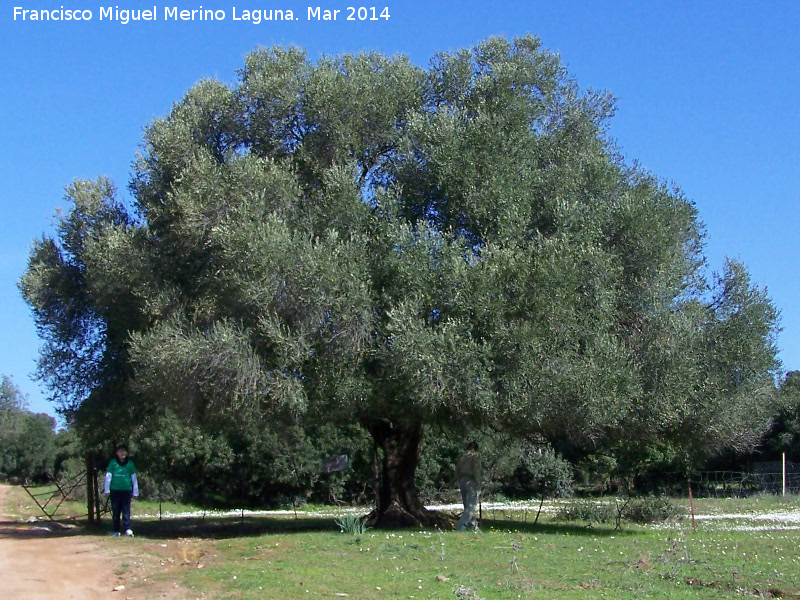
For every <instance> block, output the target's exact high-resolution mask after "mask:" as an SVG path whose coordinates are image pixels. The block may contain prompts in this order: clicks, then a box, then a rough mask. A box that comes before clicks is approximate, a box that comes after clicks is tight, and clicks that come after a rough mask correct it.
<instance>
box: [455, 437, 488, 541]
mask: <svg viewBox="0 0 800 600" xmlns="http://www.w3.org/2000/svg"><path fill="white" fill-rule="evenodd" d="M456 477H457V478H458V485H459V487H460V488H461V500H462V502H463V503H464V512H463V513H461V518H460V519H459V520H458V524H457V525H456V531H465V530H466V529H467V528H469V529H471V530H472V531H479V529H478V520H477V519H476V517H475V509H476V508H477V506H478V497H479V496H480V493H481V481H482V480H483V470H482V469H481V459H480V457H479V456H478V443H477V442H470V443H469V445H468V446H467V451H466V452H465V453H464V456H462V457H461V459H460V460H459V461H458V465H456Z"/></svg>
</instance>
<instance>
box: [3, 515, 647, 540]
mask: <svg viewBox="0 0 800 600" xmlns="http://www.w3.org/2000/svg"><path fill="white" fill-rule="evenodd" d="M110 525H111V523H110V520H109V519H105V520H104V521H103V523H102V525H100V526H99V527H92V526H88V525H87V524H86V523H85V522H83V523H79V524H77V526H76V525H75V524H69V525H64V524H59V523H54V522H39V523H35V524H29V523H11V522H0V538H2V537H8V538H16V539H31V538H41V537H63V536H73V535H88V536H96V537H101V536H107V535H108V534H109V533H110ZM480 526H481V529H482V530H483V531H484V532H487V533H488V532H491V531H506V532H512V533H523V534H539V535H572V536H592V537H598V536H600V537H606V536H625V535H636V532H635V531H631V530H626V529H624V528H623V529H621V530H618V529H615V528H614V526H613V525H611V524H603V525H588V524H579V523H553V522H544V523H542V522H539V523H536V524H534V523H532V522H525V521H518V520H513V519H483V520H481V522H480ZM133 529H134V531H135V532H136V536H137V537H141V538H147V539H153V540H170V539H178V538H202V539H229V538H245V537H258V536H262V535H270V534H280V535H287V534H293V533H309V532H338V531H339V526H338V525H337V524H336V520H335V517H332V516H313V515H301V516H299V517H286V516H269V515H266V516H245V517H244V518H241V517H234V516H226V517H217V516H215V517H205V518H203V517H180V518H170V519H163V520H160V521H159V520H154V519H147V520H137V519H136V517H135V515H134V518H133ZM417 529H418V528H412V529H409V531H416V530H417ZM398 531H402V530H398Z"/></svg>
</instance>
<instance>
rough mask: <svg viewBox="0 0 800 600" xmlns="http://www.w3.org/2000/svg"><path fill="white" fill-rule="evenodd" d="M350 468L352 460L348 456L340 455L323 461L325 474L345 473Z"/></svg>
mask: <svg viewBox="0 0 800 600" xmlns="http://www.w3.org/2000/svg"><path fill="white" fill-rule="evenodd" d="M349 466H350V459H348V458H347V454H340V455H338V456H331V457H330V458H326V459H325V460H324V461H322V472H323V473H336V472H337V471H344V470H345V469H346V468H348V467H349Z"/></svg>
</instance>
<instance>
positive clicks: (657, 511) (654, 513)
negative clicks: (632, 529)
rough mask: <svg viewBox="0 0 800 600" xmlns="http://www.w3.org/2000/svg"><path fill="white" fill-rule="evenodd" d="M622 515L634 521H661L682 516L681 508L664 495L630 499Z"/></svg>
mask: <svg viewBox="0 0 800 600" xmlns="http://www.w3.org/2000/svg"><path fill="white" fill-rule="evenodd" d="M622 516H623V518H624V519H626V520H628V521H632V522H634V523H662V522H664V521H669V520H671V519H680V518H682V517H683V510H681V508H680V507H679V506H678V505H676V504H675V503H674V502H673V501H672V500H670V499H669V498H667V497H666V496H644V497H642V498H634V499H633V500H631V502H630V503H629V504H628V505H627V506H626V507H625V510H624V512H623V514H622Z"/></svg>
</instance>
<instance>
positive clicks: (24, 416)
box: [0, 375, 75, 483]
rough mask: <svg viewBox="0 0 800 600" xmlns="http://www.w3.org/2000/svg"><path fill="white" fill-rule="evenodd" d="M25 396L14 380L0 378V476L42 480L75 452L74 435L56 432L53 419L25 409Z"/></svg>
mask: <svg viewBox="0 0 800 600" xmlns="http://www.w3.org/2000/svg"><path fill="white" fill-rule="evenodd" d="M27 407H28V399H27V396H26V395H25V394H24V393H23V392H22V391H21V390H20V389H19V387H18V386H17V385H16V384H15V383H14V381H13V380H12V379H11V378H10V377H8V376H6V375H3V376H2V379H0V479H3V480H6V481H9V480H10V481H20V482H28V483H34V482H45V481H48V480H51V479H53V478H54V477H55V476H56V475H57V474H58V473H59V472H60V471H61V470H62V468H63V467H64V465H65V462H66V460H67V459H68V458H70V456H71V455H74V453H75V449H74V448H75V446H74V442H75V438H74V436H72V435H71V434H69V433H68V432H66V431H64V432H59V433H56V420H55V418H54V417H51V416H50V415H47V414H45V413H34V412H31V411H29V410H28V409H27Z"/></svg>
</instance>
